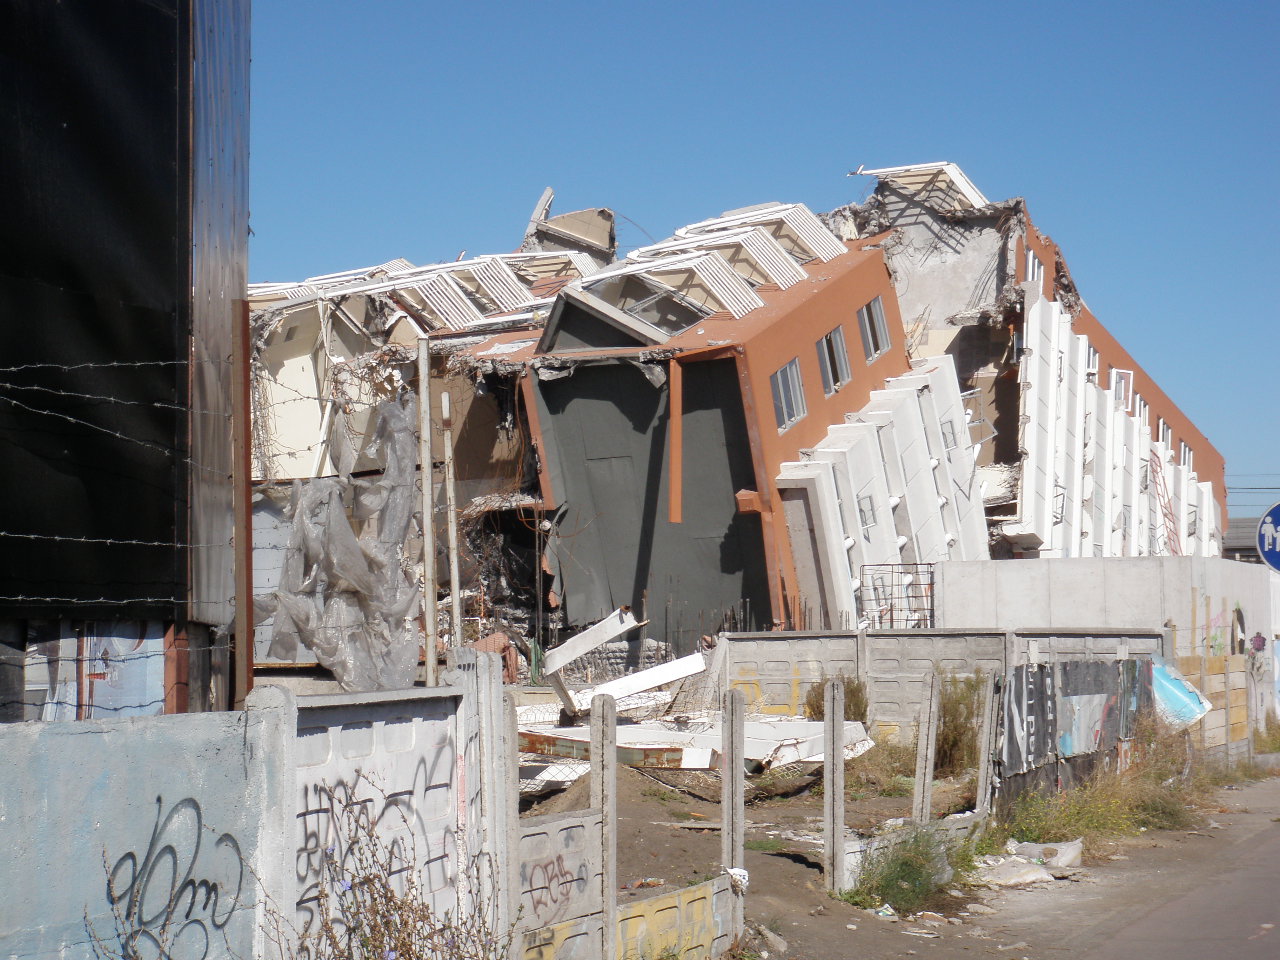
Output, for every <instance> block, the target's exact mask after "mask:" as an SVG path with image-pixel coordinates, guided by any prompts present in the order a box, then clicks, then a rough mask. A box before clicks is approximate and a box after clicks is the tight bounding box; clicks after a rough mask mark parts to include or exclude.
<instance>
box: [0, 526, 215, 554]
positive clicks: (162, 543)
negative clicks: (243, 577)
mask: <svg viewBox="0 0 1280 960" xmlns="http://www.w3.org/2000/svg"><path fill="white" fill-rule="evenodd" d="M0 537H9V538H10V539H14V540H53V541H58V542H61V543H102V544H111V545H119V546H129V547H189V548H191V549H193V550H194V549H201V548H205V547H226V546H230V545H231V544H232V542H233V541H232V540H226V541H223V542H219V543H177V542H170V541H168V540H115V539H112V538H110V537H64V536H59V535H57V534H52V533H14V532H12V531H9V530H0Z"/></svg>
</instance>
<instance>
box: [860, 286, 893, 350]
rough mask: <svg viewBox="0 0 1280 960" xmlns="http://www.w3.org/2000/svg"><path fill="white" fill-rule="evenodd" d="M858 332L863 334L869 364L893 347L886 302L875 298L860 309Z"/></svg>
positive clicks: (863, 343)
mask: <svg viewBox="0 0 1280 960" xmlns="http://www.w3.org/2000/svg"><path fill="white" fill-rule="evenodd" d="M858 330H859V332H860V333H861V334H862V352H863V353H864V354H865V355H866V358H867V363H873V362H874V361H875V360H876V359H877V358H879V357H881V356H883V355H884V354H885V353H887V352H888V351H889V348H890V347H891V346H892V345H893V341H892V340H891V339H890V337H889V324H888V321H887V320H885V316H884V302H883V301H882V300H881V298H880V297H878V296H877V297H873V298H872V299H871V300H870V301H868V302H867V303H865V304H863V305H862V306H861V307H859V308H858Z"/></svg>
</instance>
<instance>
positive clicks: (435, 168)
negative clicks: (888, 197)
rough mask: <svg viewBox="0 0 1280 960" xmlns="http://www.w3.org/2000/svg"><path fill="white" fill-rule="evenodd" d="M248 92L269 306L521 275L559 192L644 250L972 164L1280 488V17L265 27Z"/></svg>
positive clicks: (840, 10) (1117, 324)
mask: <svg viewBox="0 0 1280 960" xmlns="http://www.w3.org/2000/svg"><path fill="white" fill-rule="evenodd" d="M252 84H253V85H252V141H251V163H250V171H251V208H252V214H251V224H252V227H253V231H254V237H253V239H252V242H251V246H250V277H251V279H253V280H292V279H300V278H302V277H304V276H309V275H314V274H319V273H327V272H332V271H335V270H342V269H347V268H351V267H357V266H363V265H366V264H372V263H378V262H381V261H384V260H389V259H391V258H393V257H401V256H402V257H406V258H408V259H409V260H411V261H413V262H415V263H429V262H432V261H435V260H445V259H447V260H452V259H453V258H454V257H456V256H457V255H458V253H459V251H461V250H464V249H465V250H467V251H469V252H470V253H473V254H475V253H489V252H500V251H505V250H510V249H512V248H513V247H515V246H516V245H517V244H518V243H519V240H520V237H521V235H522V233H523V229H524V225H525V222H526V220H527V219H528V216H529V212H530V210H531V209H532V207H533V204H534V202H535V201H536V200H537V198H538V195H539V194H540V192H541V191H542V189H543V188H544V187H546V186H548V185H550V186H553V187H554V188H555V190H556V204H555V210H557V211H560V212H564V211H567V210H573V209H578V208H581V207H588V206H608V207H611V208H613V209H614V210H615V211H617V212H618V214H619V215H620V216H622V217H625V218H628V219H629V220H630V221H633V222H634V224H635V226H633V225H632V223H629V222H627V220H622V221H621V222H620V228H619V239H620V241H621V243H622V245H623V246H624V247H632V246H636V245H639V244H641V243H644V242H646V241H647V236H646V233H647V234H648V235H651V236H652V237H655V238H659V239H660V238H662V237H665V236H666V235H668V234H669V233H670V231H671V230H672V229H673V228H674V227H676V226H679V225H681V224H684V223H688V222H692V221H695V220H699V219H702V218H704V217H707V216H713V215H715V214H717V213H719V212H720V211H722V210H725V209H728V208H732V207H738V206H743V205H746V204H749V203H759V202H763V201H766V200H786V201H797V200H798V201H802V202H804V203H807V204H808V205H809V206H811V207H812V208H814V209H815V210H827V209H830V208H832V207H834V206H837V205H839V204H841V203H846V202H848V201H850V200H857V199H861V198H862V197H863V195H864V194H865V193H866V191H867V189H868V188H869V186H870V179H869V178H850V177H847V176H846V175H845V174H846V173H847V172H848V171H849V170H852V169H855V168H856V167H857V166H858V164H860V163H861V164H865V165H867V166H868V167H874V166H888V165H894V164H900V163H916V162H925V161H933V160H951V161H953V162H955V163H958V164H959V165H960V166H961V167H963V168H964V170H965V172H966V173H968V174H969V176H970V178H971V179H972V180H973V181H974V182H975V183H976V184H977V186H978V187H979V189H981V190H982V191H983V192H984V193H986V194H987V196H989V197H991V198H992V199H1002V198H1004V197H1009V196H1019V195H1020V196H1024V197H1026V198H1027V202H1028V205H1029V209H1030V211H1031V215H1032V217H1033V218H1034V219H1035V221H1036V223H1037V225H1038V226H1039V227H1040V228H1041V229H1043V230H1044V231H1045V232H1047V233H1048V234H1049V235H1050V236H1052V237H1053V238H1054V239H1055V240H1056V241H1057V242H1058V243H1059V244H1060V245H1061V247H1062V249H1063V251H1064V253H1065V254H1066V257H1067V260H1068V263H1069V264H1070V266H1071V270H1072V274H1073V276H1074V277H1075V280H1076V282H1077V284H1078V285H1079V287H1080V291H1081V293H1082V294H1083V296H1084V298H1085V300H1086V301H1087V302H1088V304H1089V306H1090V307H1091V308H1092V309H1093V311H1094V313H1096V314H1097V315H1098V317H1099V318H1100V319H1101V320H1102V322H1103V323H1104V324H1106V325H1107V326H1108V327H1109V328H1110V329H1111V330H1112V332H1114V333H1115V335H1116V336H1117V337H1118V338H1119V340H1120V341H1121V343H1123V344H1124V345H1125V346H1126V347H1127V348H1128V349H1129V351H1130V352H1131V353H1133V354H1134V356H1135V357H1136V358H1137V359H1138V360H1139V362H1141V363H1142V364H1143V366H1144V367H1145V368H1146V369H1147V370H1148V372H1150V373H1151V374H1152V375H1153V376H1154V377H1155V378H1156V380H1157V381H1158V382H1159V383H1160V384H1161V385H1162V386H1163V387H1164V388H1165V390H1166V391H1167V392H1168V393H1169V394H1170V395H1171V396H1172V397H1173V399H1174V400H1175V401H1176V402H1177V403H1178V404H1179V405H1180V406H1181V407H1182V408H1183V410H1184V411H1186V412H1187V413H1188V415H1190V416H1191V418H1192V419H1193V420H1194V421H1196V423H1197V424H1198V425H1199V426H1200V427H1201V428H1202V429H1203V430H1204V432H1205V433H1206V434H1207V435H1208V436H1209V438H1210V440H1212V441H1213V442H1214V443H1215V444H1216V445H1217V446H1218V448H1219V449H1220V450H1221V451H1222V452H1223V454H1224V455H1225V456H1226V457H1227V472H1228V475H1229V481H1230V482H1231V483H1232V484H1233V485H1240V486H1265V485H1275V486H1280V418H1278V417H1277V415H1276V407H1277V403H1278V402H1280V325H1277V323H1276V319H1277V316H1276V313H1277V309H1276V302H1277V300H1276V296H1275V294H1274V292H1273V290H1272V286H1273V282H1274V280H1275V279H1276V278H1277V276H1278V275H1280V269H1278V268H1280V239H1278V236H1277V230H1276V225H1277V221H1280V216H1278V214H1280V209H1278V208H1280V201H1278V199H1277V198H1278V197H1280V192H1278V190H1277V187H1276V185H1275V182H1274V181H1275V179H1276V174H1277V172H1278V171H1280V163H1278V162H1277V157H1280V123H1278V120H1280V109H1278V107H1280V5H1277V4H1274V3H1254V2H1250V3H1227V4H1220V5H1209V4H1204V3H1196V4H1192V3H1181V2H1165V3H1129V4H1116V3H1093V2H1083V3H1072V4H1039V3H1029V2H1026V0H1024V2H1021V3H1007V4H1006V3H982V2H969V3H958V2H954V3H915V4H913V3H901V4H894V5H872V4H863V3H854V2H845V3H807V4H806V3H796V4H777V3H763V2H755V0H750V2H737V3H689V2H685V3H667V2H651V3H633V4H601V3H590V4H589V3H555V2H548V3H524V4H511V5H500V4H492V3H468V4H448V5H446V4H438V3H430V2H427V3H424V2H421V0H419V2H402V0H373V2H370V0H365V2H354V0H312V2H308V3H305V4H302V3H297V2H289V3H286V2H283V0H255V2H254V13H253V77H252ZM1255 475H1256V476H1255ZM1268 498H1269V494H1267V493H1256V494H1255V493H1245V492H1242V493H1240V494H1239V495H1238V496H1237V497H1233V509H1234V506H1235V505H1239V506H1240V507H1241V509H1240V510H1238V511H1235V512H1237V513H1238V514H1239V515H1243V514H1245V513H1247V512H1251V511H1249V510H1248V508H1247V507H1245V505H1246V504H1254V503H1259V501H1260V500H1263V499H1268ZM1271 499H1280V491H1277V496H1276V497H1274V498H1271ZM1260 505H1261V504H1260Z"/></svg>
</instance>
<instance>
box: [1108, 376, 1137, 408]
mask: <svg viewBox="0 0 1280 960" xmlns="http://www.w3.org/2000/svg"><path fill="white" fill-rule="evenodd" d="M1111 392H1112V394H1113V395H1114V396H1115V401H1116V409H1117V410H1124V411H1125V412H1126V413H1127V412H1128V410H1129V401H1130V400H1131V399H1132V398H1133V371H1132V370H1114V369H1113V370H1112V371H1111Z"/></svg>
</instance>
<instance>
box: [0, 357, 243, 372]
mask: <svg viewBox="0 0 1280 960" xmlns="http://www.w3.org/2000/svg"><path fill="white" fill-rule="evenodd" d="M196 363H220V364H226V365H228V366H230V364H231V363H232V360H231V358H230V357H226V358H224V359H222V360H216V359H208V360H190V359H188V360H108V361H104V362H102V363H69V364H68V363H23V364H19V365H17V366H13V367H0V373H17V372H19V371H21V370H89V369H108V368H116V367H189V366H191V365H192V364H196Z"/></svg>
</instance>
